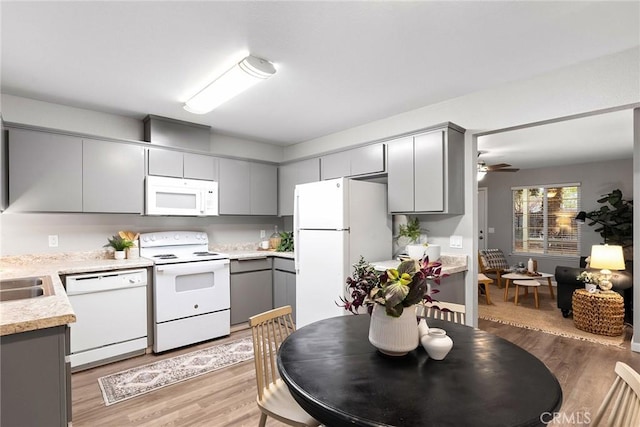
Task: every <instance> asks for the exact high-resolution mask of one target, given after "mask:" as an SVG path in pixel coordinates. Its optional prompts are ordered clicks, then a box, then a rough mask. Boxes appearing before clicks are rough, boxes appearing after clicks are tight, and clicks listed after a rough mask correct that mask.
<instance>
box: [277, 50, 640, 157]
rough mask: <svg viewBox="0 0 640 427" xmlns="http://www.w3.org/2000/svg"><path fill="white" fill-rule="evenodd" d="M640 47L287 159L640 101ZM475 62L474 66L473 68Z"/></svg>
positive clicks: (324, 140)
mask: <svg viewBox="0 0 640 427" xmlns="http://www.w3.org/2000/svg"><path fill="white" fill-rule="evenodd" d="M638 63H640V49H638V48H634V49H629V50H625V51H622V52H620V53H617V54H614V55H609V56H604V57H601V58H598V59H596V60H593V61H588V62H583V63H580V64H576V65H574V66H571V67H566V68H562V69H560V70H557V71H554V72H550V73H546V74H543V75H540V76H537V77H534V78H532V79H529V80H523V81H517V82H513V83H510V84H506V85H502V86H499V87H496V88H491V89H487V90H484V91H480V92H476V93H472V94H470V95H465V96H461V97H459V98H454V99H451V100H448V101H444V102H441V103H438V104H434V105H429V106H426V107H423V108H418V109H416V110H411V111H408V112H406V113H402V114H398V115H396V116H392V117H388V118H386V119H382V120H377V121H374V122H370V123H367V124H364V125H362V126H357V127H354V128H351V129H347V130H344V131H342V132H337V133H334V134H331V135H327V136H323V137H321V138H316V139H313V140H310V141H305V142H301V143H299V144H296V145H293V146H290V147H286V148H285V152H284V160H285V161H288V160H292V159H297V158H302V157H306V156H311V155H314V154H317V153H321V152H324V151H329V150H334V149H337V148H340V147H344V146H350V145H355V144H361V143H365V142H369V141H374V140H377V139H382V138H388V137H390V136H393V135H398V134H401V133H405V132H409V131H412V130H417V129H421V128H424V127H428V126H432V125H435V124H438V123H443V122H447V121H449V122H453V123H455V124H457V125H460V126H462V127H463V128H465V129H467V130H468V131H471V133H478V132H485V131H489V130H495V129H502V128H506V127H510V126H516V125H522V124H527V123H533V122H537V121H541V120H547V119H553V118H557V117H563V116H569V115H573V114H578V113H584V112H589V111H596V110H600V109H605V108H611V107H616V106H620V105H627V104H632V103H637V102H640V67H638ZM473 66H474V64H469V67H473Z"/></svg>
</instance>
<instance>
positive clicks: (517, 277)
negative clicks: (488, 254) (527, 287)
mask: <svg viewBox="0 0 640 427" xmlns="http://www.w3.org/2000/svg"><path fill="white" fill-rule="evenodd" d="M537 274H538V276H529V275H528V274H526V273H524V274H521V273H507V274H503V275H502V278H503V279H506V282H505V285H504V300H505V301H507V300H508V299H509V283H511V281H512V280H536V279H547V283H548V284H549V293H550V294H551V298H555V297H556V296H555V294H554V293H553V285H552V284H551V278H552V277H553V274H549V273H541V272H538V273H537Z"/></svg>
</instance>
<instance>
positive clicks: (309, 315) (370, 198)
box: [293, 178, 392, 328]
mask: <svg viewBox="0 0 640 427" xmlns="http://www.w3.org/2000/svg"><path fill="white" fill-rule="evenodd" d="M293 227H294V247H295V267H296V326H297V327H298V328H300V327H302V326H305V325H308V324H309V323H313V322H315V321H317V320H321V319H326V318H329V317H335V316H340V315H344V314H348V312H347V311H346V310H345V309H344V308H342V307H339V306H338V304H339V303H340V297H341V296H345V295H348V292H347V290H346V279H347V277H348V276H350V275H351V274H352V272H353V264H355V263H356V262H358V260H359V259H360V256H363V257H364V258H365V259H366V260H367V261H369V262H373V261H376V260H381V259H390V258H391V251H392V241H391V216H390V215H389V214H388V213H387V186H386V185H385V184H380V183H373V182H364V181H357V180H351V179H346V178H338V179H332V180H327V181H320V182H312V183H308V184H300V185H297V186H296V189H295V199H294V218H293Z"/></svg>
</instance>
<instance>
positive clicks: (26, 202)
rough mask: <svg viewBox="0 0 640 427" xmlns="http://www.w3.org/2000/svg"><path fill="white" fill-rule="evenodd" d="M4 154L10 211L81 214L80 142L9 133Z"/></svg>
mask: <svg viewBox="0 0 640 427" xmlns="http://www.w3.org/2000/svg"><path fill="white" fill-rule="evenodd" d="M8 151H9V205H10V208H11V209H12V210H15V211H25V212H82V139H81V138H78V137H73V136H68V135H60V134H55V133H48V132H40V131H33V130H26V129H10V130H9V147H8ZM104 179H106V177H104Z"/></svg>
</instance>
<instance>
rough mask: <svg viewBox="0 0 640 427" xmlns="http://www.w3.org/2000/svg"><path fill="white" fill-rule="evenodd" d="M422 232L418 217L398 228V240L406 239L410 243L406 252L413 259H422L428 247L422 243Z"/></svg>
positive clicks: (410, 219)
mask: <svg viewBox="0 0 640 427" xmlns="http://www.w3.org/2000/svg"><path fill="white" fill-rule="evenodd" d="M422 231H423V230H422V229H421V228H420V220H419V219H418V217H413V218H408V220H407V223H406V224H400V226H399V227H398V236H397V237H396V239H400V238H403V237H404V238H405V239H406V240H407V241H408V242H409V243H407V245H406V246H405V250H406V252H407V255H409V257H411V258H416V259H420V258H422V256H423V255H424V251H425V247H426V245H423V244H421V243H420V236H421V235H422Z"/></svg>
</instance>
